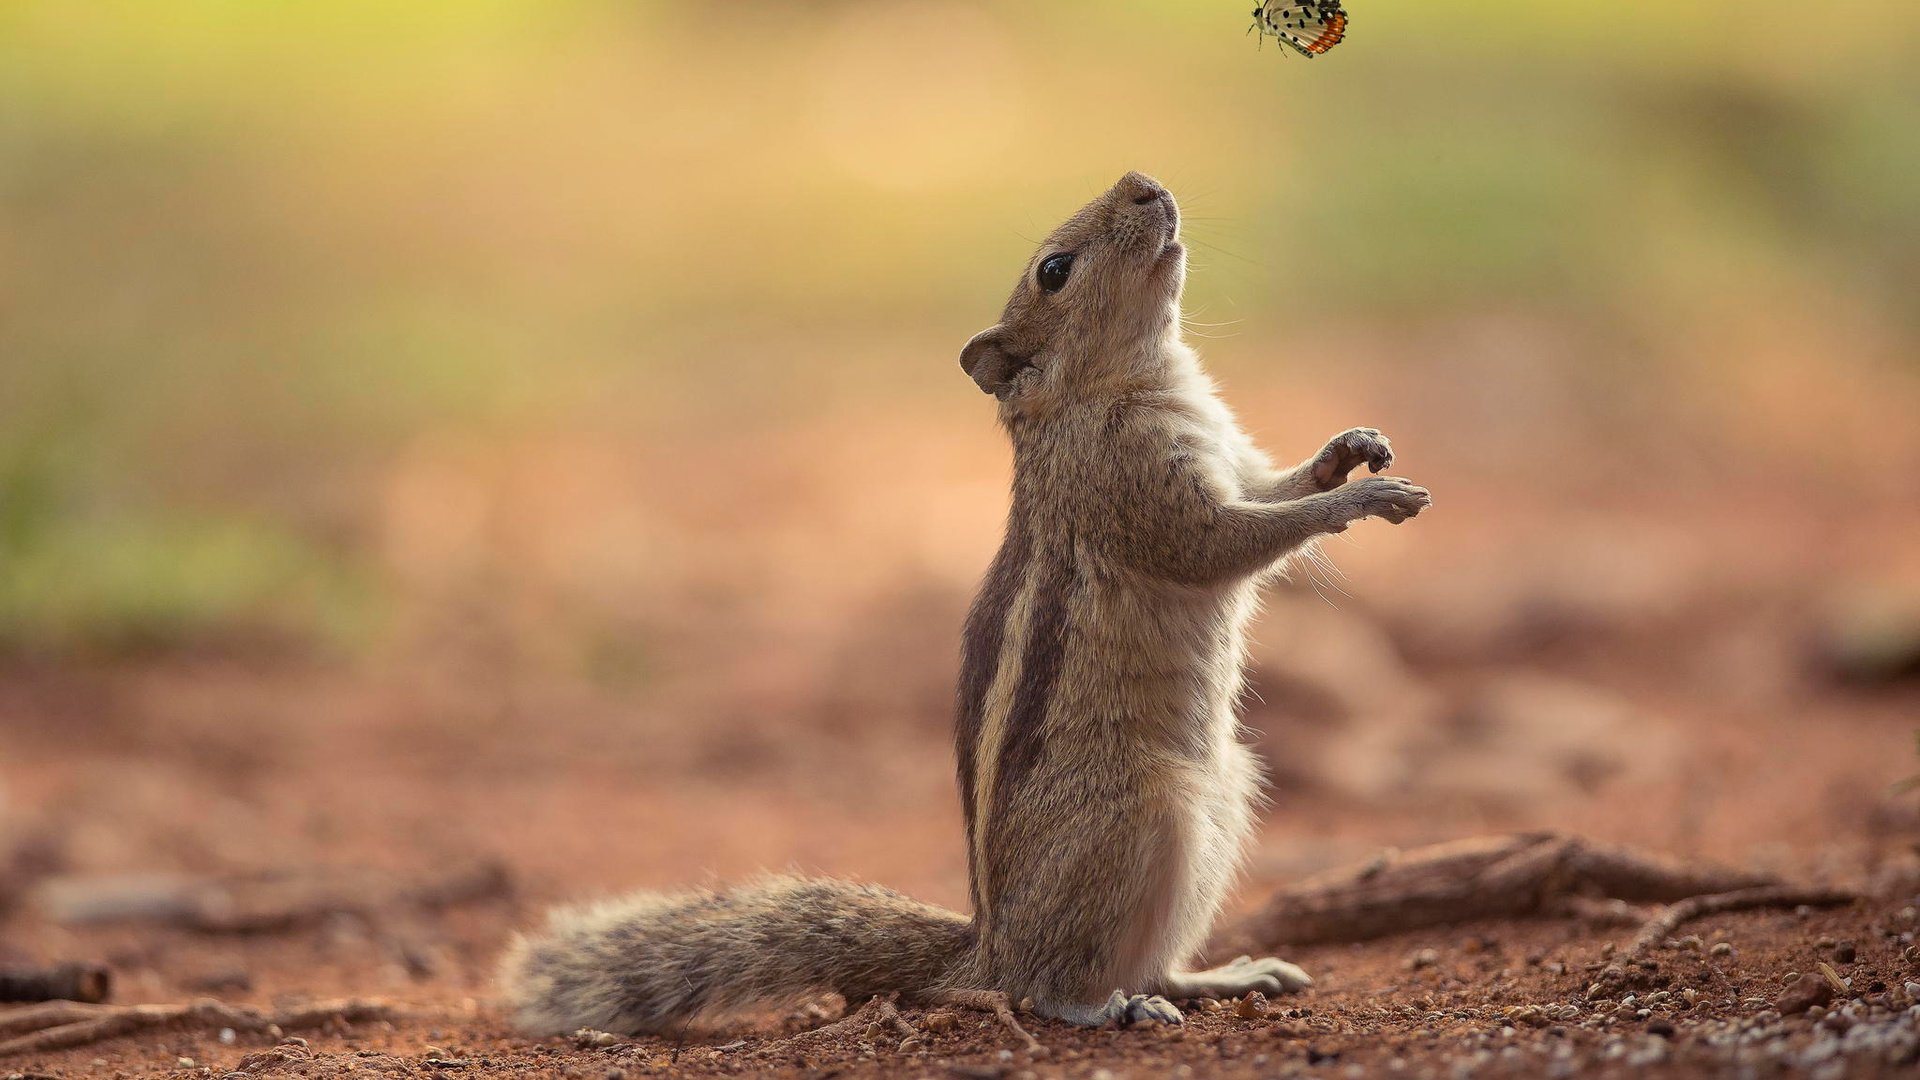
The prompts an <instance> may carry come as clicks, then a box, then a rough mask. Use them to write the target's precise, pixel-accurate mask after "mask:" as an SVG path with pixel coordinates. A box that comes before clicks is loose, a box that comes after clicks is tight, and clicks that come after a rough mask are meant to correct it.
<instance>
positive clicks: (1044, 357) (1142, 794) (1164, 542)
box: [503, 173, 1431, 1033]
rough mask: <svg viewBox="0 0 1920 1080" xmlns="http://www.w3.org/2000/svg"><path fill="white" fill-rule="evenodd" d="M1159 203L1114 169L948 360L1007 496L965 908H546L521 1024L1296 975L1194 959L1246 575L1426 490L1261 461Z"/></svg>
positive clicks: (776, 899) (1246, 756)
mask: <svg viewBox="0 0 1920 1080" xmlns="http://www.w3.org/2000/svg"><path fill="white" fill-rule="evenodd" d="M1179 233H1180V213H1179V209H1178V208H1177V206H1176V205H1175V203H1174V199H1173V196H1172V195H1170V194H1168V192H1167V190H1166V189H1165V188H1163V187H1162V186H1160V184H1158V183H1157V182H1155V181H1154V180H1152V179H1150V178H1149V177H1146V176H1143V175H1141V174H1140V173H1128V174H1127V175H1126V176H1124V177H1121V179H1120V182H1119V183H1117V184H1115V185H1114V186H1113V187H1112V189H1110V190H1109V191H1107V192H1106V193H1105V194H1103V195H1101V196H1100V197H1099V198H1097V199H1095V200H1093V202H1091V203H1089V204H1088V205H1087V206H1086V207H1084V208H1083V209H1081V210H1080V212H1079V213H1077V214H1075V215H1074V216H1073V217H1071V218H1069V219H1068V220H1067V222H1066V223H1065V224H1063V225H1061V226H1060V227H1059V228H1058V229H1056V230H1054V232H1053V234H1052V235H1051V236H1049V237H1048V238H1047V241H1046V242H1045V243H1044V244H1042V245H1041V246H1040V249H1039V251H1038V252H1036V253H1035V255H1034V256H1033V258H1032V260H1031V261H1030V262H1029V264H1028V266H1027V269H1026V273H1025V274H1023V275H1022V276H1021V279H1020V283H1019V285H1018V286H1016V287H1015V289H1014V291H1013V296H1012V298H1011V299H1010V300H1009V301H1008V302H1007V307H1006V310H1005V312H1004V313H1003V314H1002V316H1001V319H1000V322H999V323H997V324H996V325H994V326H992V327H990V328H988V329H986V330H983V331H981V332H980V333H978V334H976V335H974V337H973V339H972V340H970V341H969V342H967V345H966V348H965V349H964V350H963V351H962V353H961V355H960V365H961V367H962V368H963V369H965V371H966V373H967V374H968V375H970V376H972V378H973V380H974V382H976V383H978V384H979V386H980V388H981V389H982V390H984V391H986V392H987V393H989V394H992V395H993V396H994V397H996V398H998V399H999V403H1000V404H999V413H1000V422H1001V424H1002V425H1003V426H1004V427H1005V428H1006V430H1007V432H1008V434H1009V435H1010V436H1011V438H1012V441H1013V460H1014V478H1013V501H1012V508H1011V510H1010V512H1009V514H1008V516H1007V526H1006V535H1005V539H1004V541H1003V543H1002V544H1001V547H1000V551H999V554H998V555H996V556H995V558H994V560H993V564H992V567H991V568H990V569H989V570H988V571H987V576H986V580H985V582H984V583H983V584H982V585H981V588H980V592H979V595H978V596H977V597H976V598H975V600H974V603H973V608H972V610H971V612H970V613H969V614H968V616H967V621H966V629H965V632H964V637H963V646H962V666H961V673H960V685H959V692H958V709H957V720H956V727H955V735H954V738H955V744H956V746H957V749H958V755H959V786H960V795H961V798H962V800H963V801H964V804H965V811H966V825H967V849H968V852H969V855H970V864H969V868H970V872H971V879H972V903H973V916H972V917H971V918H968V917H967V916H964V915H960V914H957V913H955V912H951V911H947V910H944V909H942V908H938V907H934V906H932V905H928V904H923V903H920V902H919V901H916V900H912V899H909V898H907V897H905V896H901V895H900V894H898V893H895V892H892V891H889V890H887V889H882V888H879V887H876V886H872V885H858V884H851V883H846V882H840V881H832V880H820V879H808V878H790V877H778V878H771V879H767V880H764V881H761V882H758V883H755V884H750V885H743V886H739V887H736V888H731V889H727V890H723V891H700V892H690V893H679V894H670V895H669V894H656V893H643V894H640V895H637V896H632V897H628V898H625V899H621V900H615V901H610V902H606V903H601V904H598V905H592V906H587V907H582V908H575V909H562V910H559V911H556V912H554V913H553V915H552V916H551V918H550V920H549V925H548V926H547V928H546V930H545V932H544V933H543V934H541V935H539V936H536V937H533V938H531V939H521V940H517V941H516V942H515V943H514V945H513V946H512V948H511V950H510V951H509V953H508V956H507V958H506V961H505V964H504V971H503V982H504V985H505V990H506V996H507V999H508V1001H509V1003H510V1004H511V1006H512V1008H513V1010H514V1012H515V1015H516V1019H517V1022H518V1023H519V1025H520V1026H521V1027H522V1028H523V1029H525V1030H528V1031H531V1032H542V1033H546V1032H561V1031H568V1030H572V1029H575V1028H580V1027H590V1028H598V1029H602V1030H606V1031H615V1032H623V1033H640V1032H662V1031H669V1030H673V1029H675V1028H678V1027H680V1026H681V1025H683V1024H685V1023H686V1022H687V1021H689V1020H691V1019H693V1018H695V1017H703V1018H706V1017H712V1016H715V1015H717V1014H723V1013H726V1012H728V1011H730V1010H739V1009H743V1008H747V1007H752V1006H766V1005H778V1004H783V1003H788V1002H792V1001H794V1000H796V999H798V998H802V997H804V996H807V995H810V994H818V993H823V992H828V991H833V992H838V993H840V994H842V995H844V996H845V998H846V999H847V1000H848V1001H849V1002H861V1001H865V1000H866V999H867V998H869V997H872V996H875V995H887V994H898V995H900V997H901V998H902V999H903V1000H904V1001H907V1002H915V1003H933V1002H936V1001H940V1000H958V999H960V998H961V997H966V996H971V997H973V998H974V999H976V1000H977V998H978V996H979V994H980V992H982V991H990V992H995V993H1004V994H1006V995H1007V996H1008V997H1009V998H1011V999H1012V1000H1014V1001H1020V1000H1022V999H1030V1000H1031V1002H1032V1009H1033V1011H1034V1012H1036V1013H1038V1014H1040V1015H1042V1016H1049V1017H1056V1018H1059V1019H1061V1020H1066V1021H1069V1022H1071V1023H1075V1024H1086V1025H1099V1024H1105V1023H1109V1022H1118V1023H1123V1024H1124V1023H1132V1022H1135V1021H1139V1020H1152V1021H1159V1022H1163V1023H1179V1022H1180V1021H1181V1015H1180V1011H1179V1010H1178V1009H1177V1008H1175V1007H1174V1006H1173V1005H1172V1004H1171V1003H1170V1002H1169V1001H1168V1000H1167V999H1168V998H1192V997H1202V996H1208V997H1229V996H1234V995H1238V994H1244V993H1247V992H1249V991H1253V990H1259V991H1263V992H1265V993H1268V994H1276V993H1280V992H1284V991H1290V990H1297V989H1300V988H1301V987H1304V986H1306V985H1308V983H1309V982H1310V980H1309V979H1308V977H1307V975H1306V973H1305V972H1303V971H1301V970H1300V969H1299V968H1297V967H1295V966H1294V965H1292V964H1289V963H1286V962H1284V961H1281V960H1276V959H1271V958H1267V959H1259V960H1255V959H1249V958H1245V957H1243V958H1241V959H1239V960H1237V961H1234V962H1233V963H1231V964H1227V965H1225V966H1223V967H1218V968H1213V969H1210V970H1205V971H1189V970H1186V967H1185V965H1187V964H1188V963H1189V962H1190V961H1191V960H1192V959H1193V958H1194V957H1195V956H1196V955H1197V954H1198V953H1199V951H1200V949H1201V946H1202V945H1203V943H1204V942H1205V939H1206V937H1207V932H1208V929H1209V927H1210V926H1211V924H1212V922H1213V920H1214V916H1215V915H1216V914H1217V913H1218V912H1219V909H1220V907H1221V904H1222V902H1223V901H1224V899H1225V896H1226V892H1227V889H1228V888H1229V886H1230V885H1231V884H1232V881H1233V879H1234V877H1235V875H1236V874H1237V872H1238V869H1239V866H1240V863H1241V861H1242V858H1243V855H1244V848H1245V846H1246V842H1247V839H1248V835H1249V833H1250V832H1251V829H1252V824H1253V807H1254V803H1255V801H1256V799H1257V798H1258V791H1257V789H1258V785H1259V768H1258V766H1257V764H1256V763H1255V760H1254V757H1253V755H1252V754H1251V752H1249V751H1248V749H1247V748H1246V747H1245V746H1244V745H1242V744H1241V742H1240V739H1239V735H1238V721H1237V719H1236V717H1235V713H1234V707H1235V703H1236V699H1237V698H1238V696H1239V694H1240V692H1241V678H1242V670H1243V667H1244V664H1245V656H1244V652H1245V649H1244V644H1245V642H1244V637H1245V631H1246V625H1247V622H1248V620H1249V619H1250V618H1251V616H1252V614H1253V611H1254V608H1255V605H1256V602H1257V594H1258V591H1259V587H1260V585H1261V583H1262V582H1263V580H1265V579H1267V578H1268V577H1270V576H1271V575H1274V574H1275V573H1277V572H1278V570H1279V569H1280V567H1281V566H1282V564H1283V562H1284V560H1285V559H1286V558H1287V556H1288V555H1289V554H1291V553H1293V552H1296V551H1298V550H1300V549H1301V547H1302V546H1303V545H1306V544H1308V543H1309V542H1311V541H1312V540H1313V539H1314V538H1316V537H1318V536H1322V535H1325V534H1328V533H1337V532H1340V531H1342V530H1344V529H1345V528H1346V527H1347V526H1348V525H1350V524H1352V523H1353V522H1355V521H1358V520H1360V519H1361V518H1365V517H1379V518H1385V519H1386V520H1387V521H1390V522H1393V523H1396V524H1397V523H1399V522H1402V521H1405V520H1407V519H1408V518H1410V517H1413V516H1414V515H1416V514H1418V513H1419V512H1420V511H1421V510H1423V509H1425V508H1426V507H1427V506H1428V505H1430V503H1431V499H1430V497H1429V496H1428V494H1427V492H1426V491H1425V490H1424V489H1422V488H1419V487H1415V486H1414V485H1412V484H1410V483H1408V482H1407V481H1405V480H1400V479H1396V478H1393V477H1384V476H1368V477H1364V478H1362V479H1359V480H1356V481H1353V482H1351V483H1349V482H1348V481H1347V475H1348V474H1349V473H1350V472H1352V471H1353V470H1354V469H1356V468H1358V467H1359V466H1361V465H1366V466H1367V467H1368V468H1369V469H1370V470H1371V471H1373V472H1376V473H1377V472H1379V471H1380V470H1382V469H1384V468H1386V467H1387V466H1389V465H1391V464H1392V463H1393V451H1392V449H1391V448H1390V447H1389V446H1388V443H1387V439H1386V438H1385V437H1384V436H1383V435H1381V434H1380V433H1379V432H1378V431H1375V430H1373V429H1371V428H1356V429H1354V430H1352V431H1348V432H1345V433H1343V434H1341V435H1338V436H1335V437H1334V438H1333V440H1332V441H1330V442H1328V443H1327V445H1326V446H1325V447H1324V448H1323V449H1322V450H1321V451H1320V452H1319V453H1318V454H1316V455H1314V456H1313V458H1311V459H1310V460H1308V461H1306V462H1305V463H1303V464H1301V465H1300V466H1298V467H1296V468H1293V469H1289V470H1286V471H1284V472H1283V471H1279V470H1276V469H1274V468H1273V467H1272V465H1271V463H1270V462H1269V460H1268V459H1267V458H1266V456H1265V455H1263V454H1262V453H1261V452H1260V451H1259V450H1258V449H1257V448H1256V447H1255V446H1254V445H1253V443H1252V441H1251V440H1250V439H1248V437H1247V436H1246V434H1245V433H1244V432H1242V431H1241V430H1240V427H1239V425H1238V424H1237V423H1236V422H1235V421H1234V418H1233V415H1232V414H1231V413H1230V412H1229V411H1228V410H1227V407H1226V406H1225V405H1224V404H1222V403H1221V401H1220V399H1219V397H1218V396H1217V394H1216V392H1215V389H1214V386H1213V383H1212V382H1211V381H1210V380H1209V379H1208V378H1207V376H1206V375H1205V374H1204V373H1203V372H1202V371H1201V369H1200V363H1199V358H1198V357H1197V356H1196V355H1195V354H1194V352H1193V350H1192V349H1190V348H1189V347H1188V346H1187V345H1186V344H1185V343H1184V342H1183V341H1182V340H1181V335H1180V318H1179V315H1180V307H1179V305H1180V293H1181V288H1182V286H1183V285H1184V283H1185V280H1186V252H1185V249H1184V248H1183V247H1182V246H1181V244H1180V243H1179Z"/></svg>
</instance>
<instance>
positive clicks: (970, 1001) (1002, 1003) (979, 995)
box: [932, 990, 1046, 1054]
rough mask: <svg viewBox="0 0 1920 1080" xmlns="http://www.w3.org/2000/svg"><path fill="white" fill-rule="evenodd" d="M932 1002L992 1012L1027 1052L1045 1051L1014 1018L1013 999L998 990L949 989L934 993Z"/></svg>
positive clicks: (1038, 1052)
mask: <svg viewBox="0 0 1920 1080" xmlns="http://www.w3.org/2000/svg"><path fill="white" fill-rule="evenodd" d="M932 1003H933V1004H936V1005H954V1006H958V1007H959V1008H962V1009H979V1010H981V1011H984V1012H992V1013H993V1015H994V1016H995V1017H996V1018H998V1019H999V1021H1000V1026H1001V1027H1004V1028H1006V1029H1007V1030H1008V1031H1011V1032H1013V1033H1014V1034H1015V1035H1017V1036H1019V1038H1020V1041H1021V1043H1023V1044H1024V1045H1025V1046H1026V1049H1027V1052H1028V1053H1030V1054H1042V1053H1045V1052H1046V1047H1044V1046H1041V1045H1040V1040H1038V1039H1036V1038H1034V1037H1033V1036H1032V1035H1030V1034H1028V1033H1027V1029H1026V1028H1023V1027H1021V1026H1020V1021H1019V1020H1017V1019H1015V1018H1014V1015H1013V1000H1012V999H1011V998H1009V997H1007V995H1006V994H1004V993H1002V992H1000V991H998V990H950V991H947V992H946V993H944V994H939V995H936V996H935V997H934V998H933V999H932Z"/></svg>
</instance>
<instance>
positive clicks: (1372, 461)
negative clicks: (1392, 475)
mask: <svg viewBox="0 0 1920 1080" xmlns="http://www.w3.org/2000/svg"><path fill="white" fill-rule="evenodd" d="M1362 465H1365V466H1366V467H1367V469H1368V471H1370V472H1380V471H1381V470H1383V469H1388V468H1391V467H1392V466H1393V444H1392V443H1391V442H1389V441H1388V440H1387V437H1386V436H1385V435H1382V434H1380V431H1379V429H1378V428H1370V427H1357V428H1351V429H1349V430H1347V431H1343V432H1341V433H1340V434H1338V435H1335V436H1334V437H1333V438H1331V439H1328V440H1327V445H1325V446H1323V447H1321V448H1320V452H1319V453H1318V454H1315V455H1314V456H1313V462H1312V465H1311V471H1312V475H1313V483H1314V486H1316V487H1318V488H1319V489H1320V490H1321V491H1332V490H1333V489H1334V488H1337V487H1339V486H1340V485H1341V484H1344V483H1346V482H1347V474H1348V473H1350V472H1352V471H1353V470H1355V469H1357V468H1359V467H1360V466H1362Z"/></svg>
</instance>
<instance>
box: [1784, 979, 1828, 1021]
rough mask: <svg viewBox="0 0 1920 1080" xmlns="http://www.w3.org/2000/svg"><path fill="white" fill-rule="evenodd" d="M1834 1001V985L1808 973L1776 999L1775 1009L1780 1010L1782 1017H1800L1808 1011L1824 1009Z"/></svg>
mask: <svg viewBox="0 0 1920 1080" xmlns="http://www.w3.org/2000/svg"><path fill="white" fill-rule="evenodd" d="M1832 1000H1833V984H1832V983H1829V982H1827V980H1826V979H1825V978H1823V977H1821V976H1819V975H1816V974H1814V973H1813V972H1808V973H1806V974H1805V975H1802V976H1800V977H1799V978H1798V979H1796V980H1794V983H1793V985H1792V986H1789V987H1787V988H1786V989H1785V990H1784V991H1782V992H1781V994H1780V996H1779V997H1777V998H1775V999H1774V1001H1773V1007H1774V1008H1776V1009H1779V1010H1780V1015H1782V1016H1799V1015H1800V1014H1802V1013H1804V1012H1806V1011H1807V1010H1808V1009H1815V1008H1823V1007H1825V1006H1826V1005H1827V1004H1828V1003H1829V1002H1831V1001H1832Z"/></svg>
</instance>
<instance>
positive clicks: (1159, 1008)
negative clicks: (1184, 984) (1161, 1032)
mask: <svg viewBox="0 0 1920 1080" xmlns="http://www.w3.org/2000/svg"><path fill="white" fill-rule="evenodd" d="M1034 1011H1035V1012H1037V1013H1039V1014H1040V1015H1042V1016H1051V1017H1053V1018H1055V1019H1057V1020H1065V1021H1066V1022H1067V1023H1069V1024H1079V1025H1080V1026H1082V1027H1105V1026H1107V1025H1108V1024H1113V1025H1116V1026H1118V1027H1130V1026H1132V1025H1134V1024H1137V1023H1140V1022H1141V1021H1143V1020H1144V1021H1147V1022H1148V1023H1154V1024H1180V1023H1185V1022H1186V1017H1184V1016H1181V1015H1180V1010H1179V1009H1177V1008H1175V1007H1174V1005H1173V1002H1171V1001H1168V1000H1167V999H1166V998H1163V997H1160V996H1158V995H1155V994H1132V995H1129V994H1128V993H1127V992H1126V991H1124V990H1115V991H1114V992H1113V996H1112V997H1109V998H1108V999H1107V1000H1106V1001H1105V1002H1103V1003H1101V1004H1099V1005H1052V1006H1048V1005H1040V1006H1035V1008H1034Z"/></svg>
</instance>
